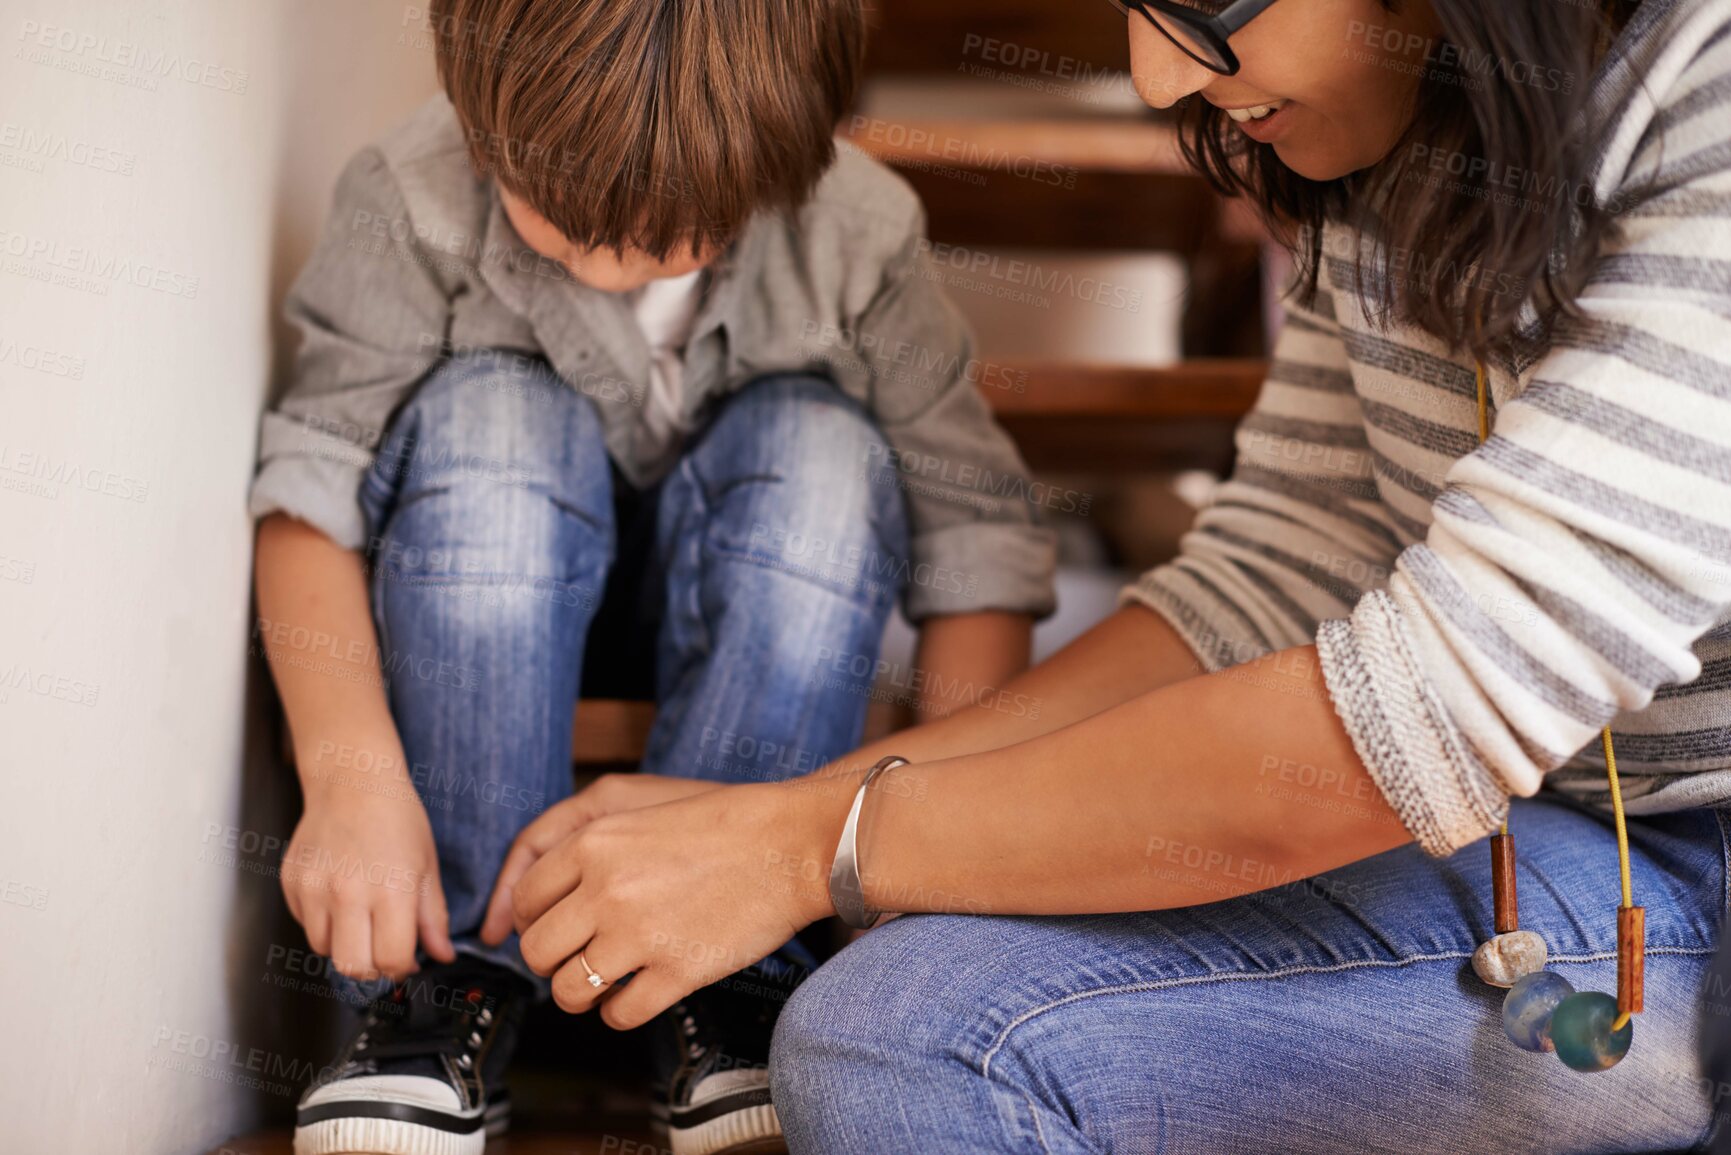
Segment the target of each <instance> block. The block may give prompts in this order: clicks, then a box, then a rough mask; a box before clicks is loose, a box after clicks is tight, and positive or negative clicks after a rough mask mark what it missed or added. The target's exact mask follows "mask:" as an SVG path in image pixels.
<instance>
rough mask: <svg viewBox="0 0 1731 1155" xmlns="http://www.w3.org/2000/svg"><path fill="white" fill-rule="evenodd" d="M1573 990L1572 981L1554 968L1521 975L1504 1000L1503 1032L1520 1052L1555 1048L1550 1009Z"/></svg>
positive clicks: (1555, 1007)
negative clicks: (1552, 1038) (1552, 1041)
mask: <svg viewBox="0 0 1731 1155" xmlns="http://www.w3.org/2000/svg"><path fill="white" fill-rule="evenodd" d="M1574 993H1575V987H1574V984H1573V983H1571V982H1569V980H1568V979H1566V978H1564V977H1563V976H1562V975H1560V974H1557V973H1556V972H1555V971H1535V972H1533V973H1532V974H1530V975H1522V976H1521V977H1520V978H1518V979H1516V980H1515V985H1514V986H1512V987H1510V988H1509V993H1508V995H1507V996H1506V997H1505V998H1504V999H1503V1033H1504V1034H1506V1035H1507V1036H1508V1037H1509V1042H1511V1043H1513V1044H1514V1045H1515V1046H1517V1047H1519V1048H1521V1050H1523V1051H1540V1052H1543V1051H1550V1050H1554V1049H1555V1047H1554V1046H1553V1045H1552V1043H1551V1012H1552V1011H1554V1010H1556V1009H1557V1004H1558V1003H1561V1002H1562V1001H1563V1000H1564V999H1566V998H1568V997H1569V996H1570V995H1572V994H1574Z"/></svg>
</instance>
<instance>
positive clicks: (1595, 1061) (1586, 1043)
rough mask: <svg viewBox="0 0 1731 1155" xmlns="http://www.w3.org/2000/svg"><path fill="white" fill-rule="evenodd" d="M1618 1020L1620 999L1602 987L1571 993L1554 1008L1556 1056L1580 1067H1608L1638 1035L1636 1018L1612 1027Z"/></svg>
mask: <svg viewBox="0 0 1731 1155" xmlns="http://www.w3.org/2000/svg"><path fill="white" fill-rule="evenodd" d="M1616 1021H1617V1000H1616V999H1615V998H1613V997H1612V996H1610V995H1607V994H1605V993H1604V992H1602V991H1582V992H1581V993H1580V994H1576V995H1570V996H1569V997H1568V998H1566V999H1564V1000H1563V1001H1562V1002H1560V1003H1558V1004H1557V1009H1556V1010H1554V1011H1552V1012H1551V1041H1552V1043H1553V1044H1554V1045H1555V1047H1556V1048H1557V1058H1559V1059H1561V1060H1563V1062H1565V1063H1567V1064H1568V1065H1569V1066H1571V1067H1573V1068H1574V1069H1575V1070H1577V1071H1608V1070H1610V1069H1611V1068H1612V1067H1615V1066H1616V1065H1617V1063H1618V1061H1619V1060H1621V1059H1622V1057H1623V1056H1624V1055H1626V1054H1628V1053H1629V1044H1630V1043H1631V1042H1633V1041H1634V1038H1635V1020H1633V1019H1630V1020H1629V1021H1628V1022H1626V1023H1624V1024H1623V1029H1622V1030H1620V1031H1612V1030H1611V1024H1612V1023H1614V1022H1616Z"/></svg>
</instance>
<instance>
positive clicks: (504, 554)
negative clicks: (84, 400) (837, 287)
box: [361, 353, 907, 981]
mask: <svg viewBox="0 0 1731 1155" xmlns="http://www.w3.org/2000/svg"><path fill="white" fill-rule="evenodd" d="M878 454H881V441H880V437H879V433H878V431H877V429H876V428H875V427H874V426H873V425H872V423H871V422H870V420H869V419H868V418H867V417H866V416H865V414H864V412H863V411H862V410H861V409H860V408H859V407H858V406H857V405H856V404H854V403H853V402H852V401H850V400H849V399H848V398H847V397H845V396H844V395H843V394H842V393H840V392H839V391H838V390H836V389H835V388H834V386H833V385H831V384H829V383H828V382H827V381H825V380H822V379H820V378H815V377H805V376H775V377H766V378H762V379H759V380H758V381H755V382H753V383H751V384H749V385H747V386H746V387H745V388H744V389H743V390H742V391H740V392H739V393H738V394H736V395H735V396H734V397H733V398H731V399H730V400H729V401H728V402H727V403H726V404H725V405H724V406H723V407H722V409H721V410H720V412H719V413H718V414H717V415H716V417H715V418H714V420H713V421H712V422H710V424H709V425H708V427H707V428H706V429H705V430H704V431H703V432H702V434H701V436H700V437H699V438H698V439H697V440H696V441H695V443H694V444H692V445H691V446H690V448H689V449H688V450H687V452H686V453H685V454H684V457H683V458H682V459H681V461H680V462H679V464H678V466H677V468H676V469H675V470H674V471H673V473H672V474H671V476H669V477H667V478H666V479H665V480H664V481H663V482H662V483H661V485H660V486H659V488H658V493H657V494H656V495H655V496H654V498H653V500H654V501H655V506H654V510H653V516H654V526H653V529H654V543H653V549H652V551H651V552H652V554H653V557H652V558H651V559H650V564H649V565H648V566H647V567H646V569H647V577H646V583H645V584H646V585H648V586H650V587H652V588H647V589H645V590H643V591H642V593H643V595H644V597H646V598H650V599H654V600H656V601H658V602H659V605H658V607H657V608H658V609H659V611H660V612H659V613H658V614H656V615H655V616H656V617H658V618H659V628H658V630H657V631H656V632H655V633H652V634H651V636H648V637H644V638H641V639H637V640H636V641H635V642H634V643H633V644H636V645H641V646H645V647H647V646H653V647H654V648H655V650H654V655H655V660H654V677H655V682H656V685H655V696H656V699H657V702H658V704H659V709H658V711H657V714H656V719H655V725H654V729H653V730H652V731H651V733H650V736H649V743H648V749H647V756H646V757H645V759H644V762H643V769H644V770H646V771H649V772H652V773H658V774H670V775H678V776H681V777H694V778H709V779H715V780H718V781H726V782H747V781H766V780H773V779H780V778H786V777H790V776H793V775H796V774H800V773H804V772H807V771H810V770H813V769H816V768H817V767H818V766H820V765H822V764H823V763H825V762H826V761H829V760H830V759H832V758H835V757H838V756H840V755H841V754H844V753H846V752H847V751H848V750H850V749H852V748H853V747H854V746H856V745H857V744H858V742H859V738H860V731H861V729H862V726H863V724H864V718H865V709H866V704H867V703H866V699H865V698H864V697H863V696H861V695H860V694H858V693H856V692H853V691H852V690H850V688H849V687H847V686H846V685H845V684H844V683H841V682H840V681H839V680H837V679H832V678H826V677H823V676H822V670H823V666H822V665H821V662H820V655H822V654H826V653H843V654H861V655H866V656H868V658H869V659H870V660H872V661H875V660H876V656H877V652H878V645H879V642H880V641H881V639H882V636H883V630H884V623H885V621H886V619H887V617H888V614H889V612H890V608H891V606H892V605H893V603H894V601H895V599H896V597H897V595H898V593H899V582H898V581H897V580H896V575H897V574H899V573H901V572H902V571H903V569H904V567H903V566H902V565H901V564H900V558H901V557H902V556H903V555H904V554H905V551H906V539H907V529H906V522H905V515H904V511H903V508H902V505H901V496H900V493H899V492H898V491H896V490H895V489H894V488H893V487H888V486H881V485H872V484H870V483H869V480H868V474H867V470H866V468H865V465H866V462H867V461H868V460H870V459H871V455H878ZM361 499H362V505H363V507H364V509H365V511H366V514H367V517H368V521H369V525H370V527H371V534H372V537H371V541H370V542H369V544H368V551H367V552H368V556H369V558H370V560H371V562H372V566H373V578H372V599H373V607H374V613H375V617H376V619H377V624H378V632H379V644H380V652H381V660H382V663H383V666H384V669H385V674H386V677H387V679H388V682H389V687H390V704H391V712H392V715H393V717H394V718H395V720H396V724H397V729H398V731H399V732H400V734H401V736H402V742H403V748H404V751H405V753H406V754H407V757H408V759H409V762H410V773H411V775H412V777H413V781H414V786H415V789H416V790H417V792H418V793H419V795H420V797H421V800H422V801H423V803H424V804H425V805H426V808H427V814H428V817H429V818H430V819H431V822H432V827H433V837H434V840H435V843H436V844H437V847H438V854H439V871H440V881H441V883H442V885H443V887H444V892H445V900H446V903H447V905H448V907H449V910H450V918H451V923H450V926H451V933H452V938H453V941H454V942H455V944H456V945H457V947H458V949H459V950H461V951H463V952H465V953H470V954H475V955H480V956H483V957H488V958H492V959H494V960H495V961H498V962H501V963H504V964H506V965H508V966H511V967H514V968H516V969H517V970H518V971H519V972H520V973H523V974H525V975H526V976H527V975H528V971H527V969H526V968H525V967H524V964H523V963H522V960H521V956H520V955H519V953H518V951H517V944H516V940H515V939H514V938H513V939H512V940H510V941H509V942H507V943H506V944H505V945H504V946H503V947H501V948H492V947H488V946H486V945H484V944H482V943H481V942H480V940H479V938H478V937H477V933H478V931H479V929H480V925H481V920H482V916H483V915H484V914H485V912H486V907H487V901H488V899H489V897H490V895H491V893H492V889H493V884H494V882H495V881H496V879H497V877H498V872H499V867H500V864H501V863H502V862H503V860H504V857H505V853H506V851H507V850H508V849H509V848H510V845H511V841H512V839H513V838H515V837H516V835H517V833H518V831H520V830H521V829H522V828H523V827H524V826H526V825H527V824H528V823H529V822H530V821H531V820H533V819H534V818H535V816H536V815H537V814H539V813H540V812H541V811H543V810H545V809H546V808H547V807H549V806H551V805H553V804H554V803H556V802H558V801H559V800H560V799H562V798H564V797H566V796H567V795H568V794H570V793H571V791H572V768H571V741H572V711H573V708H574V706H575V703H576V701H577V695H578V689H579V686H578V683H579V681H580V679H581V674H582V671H583V669H584V666H585V662H584V650H585V643H586V641H587V638H588V635H589V634H590V626H591V622H592V621H593V619H594V618H595V615H596V611H597V608H598V607H599V606H600V605H601V600H602V592H603V588H604V586H605V584H606V581H607V577H608V573H609V570H610V568H611V567H612V566H613V564H614V560H615V544H616V529H617V528H618V527H616V525H615V517H614V508H615V493H614V482H613V474H612V470H611V467H610V464H609V459H608V455H607V449H606V446H605V444H604V443H603V440H602V427H601V421H600V418H599V416H598V415H597V413H596V411H595V408H594V406H593V405H592V403H591V402H590V401H589V400H588V399H587V398H586V397H583V396H581V395H580V394H579V393H577V392H576V391H574V390H573V389H571V388H570V387H569V386H568V385H566V384H565V383H564V382H562V381H561V380H560V379H559V378H558V377H557V376H555V374H554V373H553V371H552V370H551V369H550V368H549V367H548V366H547V365H546V364H545V363H544V362H541V361H539V360H536V359H532V358H525V357H520V356H514V355H511V354H503V353H501V354H498V355H497V356H490V355H477V356H475V357H472V358H465V359H463V360H462V361H448V362H446V363H445V365H444V366H442V367H441V368H440V369H438V370H437V371H436V372H434V373H433V374H432V375H431V376H430V377H429V378H428V379H427V380H426V381H425V382H424V383H423V384H422V385H421V386H420V387H419V389H418V390H417V391H416V392H415V394H414V395H413V397H412V398H411V399H410V400H409V402H408V403H407V404H406V405H405V406H404V408H403V409H402V411H401V412H400V413H399V414H398V415H397V416H396V417H395V418H394V420H393V421H392V424H391V428H390V430H389V432H388V433H387V435H386V438H385V441H384V443H383V445H381V447H380V452H379V455H378V458H377V461H376V464H375V466H374V468H373V469H372V471H371V472H370V473H369V474H368V475H367V477H366V480H365V482H364V483H363V487H362V494H361ZM885 575H888V576H885ZM610 605H611V603H610ZM609 612H612V610H611V608H610V611H609ZM618 635H619V631H610V632H609V636H610V637H617V636H618ZM589 657H590V661H589V663H588V668H589V669H590V670H595V669H596V668H597V667H598V666H599V667H600V668H603V669H605V668H606V667H607V665H608V664H609V663H610V662H617V663H620V664H642V663H640V662H638V661H636V659H637V657H638V655H635V654H628V653H623V652H622V653H616V654H611V655H610V654H592V655H590V656H589ZM537 981H538V980H537Z"/></svg>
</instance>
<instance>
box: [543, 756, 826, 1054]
mask: <svg viewBox="0 0 1731 1155" xmlns="http://www.w3.org/2000/svg"><path fill="white" fill-rule="evenodd" d="M851 799H852V791H851V789H850V788H849V787H848V780H832V781H831V782H829V783H827V784H826V783H824V782H822V781H820V780H814V779H810V778H808V779H802V780H798V781H797V782H794V783H773V784H752V785H745V786H727V787H720V788H716V789H712V790H709V791H707V792H706V793H703V794H698V795H695V796H693V797H687V798H682V799H677V800H675V801H672V802H667V803H665V804H663V805H659V806H651V807H647V808H644V809H640V810H631V811H626V812H623V813H615V814H611V815H608V816H607V817H604V818H598V819H596V820H595V821H593V822H590V823H588V824H587V825H585V826H583V827H582V828H581V829H579V830H577V831H576V832H575V833H573V834H571V835H568V836H567V837H566V838H564V839H563V840H562V841H561V842H559V844H558V845H556V846H554V847H552V848H551V849H550V850H548V851H547V852H546V853H545V854H544V855H542V857H541V858H540V860H539V861H538V862H536V863H535V865H534V866H533V867H532V868H530V870H529V871H528V873H527V874H525V875H524V876H523V877H522V879H521V881H519V882H518V884H517V887H516V897H515V901H514V907H515V913H516V922H517V927H518V929H519V931H521V933H522V936H523V937H522V950H523V958H524V960H525V961H526V962H528V964H529V966H530V967H531V968H532V969H533V970H534V971H535V972H536V973H537V974H542V975H551V976H552V977H553V999H554V1001H555V1002H557V1003H558V1004H559V1006H560V1007H562V1008H563V1009H565V1010H567V1011H571V1012H573V1013H577V1012H581V1011H586V1010H589V1009H590V1008H591V1007H593V1006H595V1005H596V1003H597V1001H600V1002H601V1017H602V1018H603V1019H604V1020H605V1021H606V1022H607V1024H608V1025H609V1026H612V1027H615V1028H618V1029H620V1030H625V1029H629V1028H631V1027H635V1026H638V1025H640V1024H642V1023H645V1022H648V1021H649V1020H650V1019H651V1018H653V1017H654V1016H655V1015H657V1014H659V1013H660V1012H661V1011H663V1010H665V1009H666V1008H667V1007H670V1006H672V1005H673V1004H674V1003H676V1002H678V1001H679V1000H680V999H681V998H683V997H685V996H686V995H687V994H689V993H691V992H692V991H694V990H696V989H697V988H699V987H702V986H706V985H708V984H709V983H712V982H714V981H716V980H717V979H720V978H723V977H725V976H726V975H729V974H732V973H733V972H734V971H737V970H740V969H741V968H743V967H746V966H749V965H751V964H752V963H754V962H756V961H757V960H759V959H761V958H763V957H764V956H765V955H767V954H769V953H770V952H771V951H774V950H775V949H776V948H777V947H779V946H781V945H782V944H783V943H785V942H786V941H787V940H788V939H789V938H791V937H793V934H794V932H795V931H797V930H799V929H800V928H801V927H803V926H805V925H806V924H807V923H810V922H813V921H815V920H816V919H819V918H822V917H824V916H825V915H828V914H830V913H832V912H833V907H832V906H831V905H830V902H829V893H828V878H829V865H830V861H831V857H832V856H833V854H834V850H835V843H836V839H837V837H838V836H839V834H840V830H841V826H842V822H843V820H844V818H845V817H846V807H847V805H848V803H849V802H850V801H851ZM579 952H582V953H583V955H584V956H585V958H586V959H587V961H588V963H589V966H590V967H591V968H593V969H594V971H595V973H597V974H599V975H600V976H602V978H604V979H605V980H606V981H607V983H608V985H607V986H604V987H600V988H597V987H594V986H592V985H590V983H589V981H588V972H587V971H585V970H584V968H583V966H582V964H581V963H580V962H578V960H577V955H578V953H579ZM627 975H631V976H632V977H631V981H630V982H629V983H626V984H622V983H621V982H620V980H621V979H623V978H625V976H627Z"/></svg>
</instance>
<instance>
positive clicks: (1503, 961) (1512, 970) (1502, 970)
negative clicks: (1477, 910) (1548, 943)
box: [1473, 930, 1546, 987]
mask: <svg viewBox="0 0 1731 1155" xmlns="http://www.w3.org/2000/svg"><path fill="white" fill-rule="evenodd" d="M1545 958H1546V952H1545V940H1544V939H1542V938H1540V937H1539V936H1538V935H1536V934H1534V933H1533V932H1532V931H1530V930H1511V931H1509V932H1508V933H1507V934H1499V935H1498V936H1497V937H1496V938H1493V939H1491V940H1490V941H1489V942H1487V943H1484V944H1482V945H1480V947H1479V949H1478V950H1475V951H1474V952H1473V970H1475V971H1477V972H1478V976H1479V978H1481V979H1483V980H1484V981H1485V982H1487V983H1489V984H1491V986H1493V987H1512V986H1514V985H1515V980H1516V979H1518V978H1520V977H1521V976H1522V975H1530V974H1533V973H1534V972H1536V971H1542V970H1544V969H1545Z"/></svg>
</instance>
